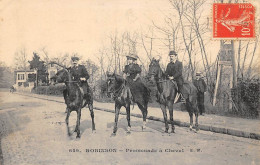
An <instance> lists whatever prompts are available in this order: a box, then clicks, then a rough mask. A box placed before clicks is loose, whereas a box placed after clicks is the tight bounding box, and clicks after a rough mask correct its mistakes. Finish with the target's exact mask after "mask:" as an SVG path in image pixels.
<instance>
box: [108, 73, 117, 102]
mask: <svg viewBox="0 0 260 165" xmlns="http://www.w3.org/2000/svg"><path fill="white" fill-rule="evenodd" d="M115 84H116V82H115V74H113V73H108V72H107V96H108V97H111V96H112V94H113V92H114V91H115Z"/></svg>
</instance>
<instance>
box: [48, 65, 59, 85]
mask: <svg viewBox="0 0 260 165" xmlns="http://www.w3.org/2000/svg"><path fill="white" fill-rule="evenodd" d="M47 70H48V79H49V82H51V78H52V77H53V76H55V74H56V73H57V71H58V69H57V66H55V64H50V65H48V68H47Z"/></svg>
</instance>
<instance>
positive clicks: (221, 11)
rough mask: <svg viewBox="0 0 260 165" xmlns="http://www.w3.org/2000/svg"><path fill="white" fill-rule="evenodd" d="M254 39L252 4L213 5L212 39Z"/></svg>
mask: <svg viewBox="0 0 260 165" xmlns="http://www.w3.org/2000/svg"><path fill="white" fill-rule="evenodd" d="M254 37H255V7H254V6H253V5H252V4H250V3H236V4H235V3H214V4H213V38H254Z"/></svg>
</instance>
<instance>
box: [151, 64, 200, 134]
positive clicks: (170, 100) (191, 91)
mask: <svg viewBox="0 0 260 165" xmlns="http://www.w3.org/2000/svg"><path fill="white" fill-rule="evenodd" d="M149 76H151V78H152V79H155V82H156V84H157V90H158V94H157V96H158V99H157V100H158V102H159V104H160V107H161V109H162V112H163V118H164V123H165V133H168V130H169V126H168V122H167V120H168V119H167V112H166V107H168V109H169V114H170V123H171V125H172V131H171V132H172V133H174V130H175V127H174V121H173V104H174V100H175V97H176V95H177V84H176V83H175V82H172V80H169V79H167V77H166V75H165V74H164V72H163V71H162V69H161V67H160V64H159V61H157V60H155V59H153V60H152V61H151V63H150V65H149ZM183 88H184V90H185V91H187V92H186V93H187V94H188V96H189V97H188V99H186V103H185V106H186V109H187V111H188V112H189V115H190V130H192V126H193V113H195V116H196V124H195V128H196V131H198V107H197V89H196V87H195V86H194V85H193V84H192V83H184V85H183Z"/></svg>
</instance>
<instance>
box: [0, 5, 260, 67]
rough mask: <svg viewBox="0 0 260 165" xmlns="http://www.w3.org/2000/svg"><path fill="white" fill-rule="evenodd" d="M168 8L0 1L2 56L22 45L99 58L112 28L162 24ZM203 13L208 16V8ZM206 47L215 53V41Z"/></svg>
mask: <svg viewBox="0 0 260 165" xmlns="http://www.w3.org/2000/svg"><path fill="white" fill-rule="evenodd" d="M207 3H208V4H209V5H210V4H211V3H212V1H211V0H208V1H207ZM255 3H256V1H255ZM256 5H257V6H258V7H259V6H260V5H259V3H256ZM170 10H172V9H171V6H170V4H169V1H168V0H73V1H72V0H19V1H17V0H0V61H4V62H5V63H6V64H7V65H9V66H13V65H14V58H15V52H16V51H19V50H20V49H21V48H26V50H27V53H28V55H29V58H31V57H32V52H34V51H36V52H39V51H40V50H41V49H42V48H45V49H46V50H47V51H48V52H49V56H50V57H57V56H58V55H59V54H64V53H69V54H72V53H75V52H77V53H79V54H80V55H82V56H83V57H82V58H83V59H84V60H86V59H91V60H93V61H96V62H97V57H96V56H97V52H98V49H99V48H100V47H102V44H106V43H105V42H107V40H106V39H107V38H108V36H109V35H110V34H111V33H115V32H116V31H117V32H123V31H130V32H131V31H135V30H139V31H140V30H143V29H147V27H149V26H150V25H151V20H154V21H155V22H156V23H157V24H160V23H162V22H163V17H164V16H163V13H169V11H170ZM257 12H258V13H259V10H257ZM203 14H204V15H205V16H209V17H210V16H211V9H210V7H209V8H205V10H204V11H203ZM207 46H209V47H211V50H210V52H209V54H210V55H212V57H216V55H217V53H218V51H216V50H218V49H219V41H210V43H209V44H208V45H207ZM159 51H160V50H159ZM166 51H168V50H166ZM258 52H259V50H258ZM141 53H144V52H141ZM166 56H167V54H166ZM212 59H213V60H212V61H214V58H212Z"/></svg>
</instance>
